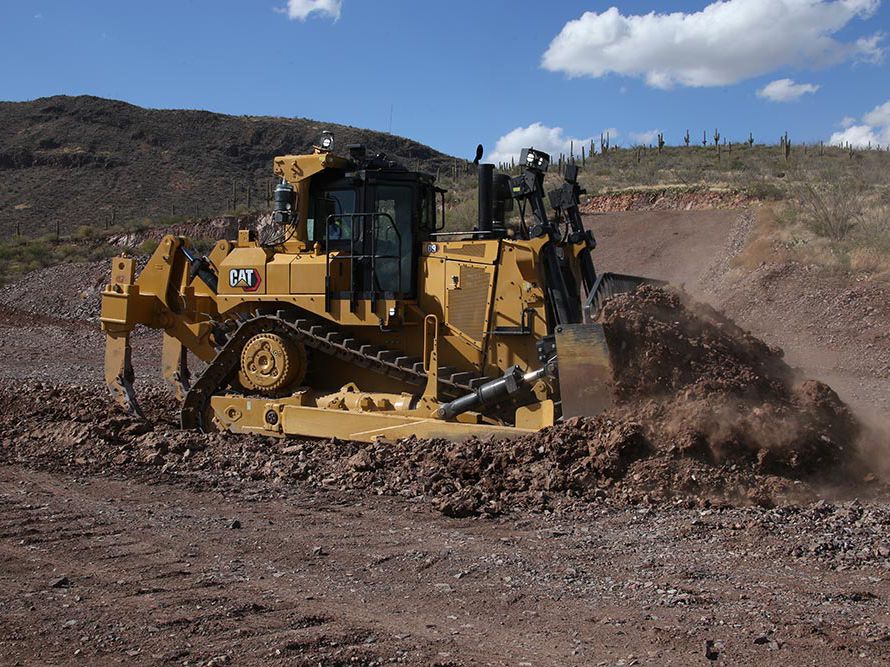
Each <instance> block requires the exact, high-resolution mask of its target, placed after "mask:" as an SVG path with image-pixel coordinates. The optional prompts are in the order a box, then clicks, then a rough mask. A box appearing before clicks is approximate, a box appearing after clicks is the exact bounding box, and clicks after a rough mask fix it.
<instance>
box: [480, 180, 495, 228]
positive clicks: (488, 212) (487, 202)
mask: <svg viewBox="0 0 890 667" xmlns="http://www.w3.org/2000/svg"><path fill="white" fill-rule="evenodd" d="M493 193H494V165H493V164H480V165H479V219H478V222H477V224H476V229H477V230H479V231H480V232H490V231H492V230H493V226H492V207H493V204H494V197H493Z"/></svg>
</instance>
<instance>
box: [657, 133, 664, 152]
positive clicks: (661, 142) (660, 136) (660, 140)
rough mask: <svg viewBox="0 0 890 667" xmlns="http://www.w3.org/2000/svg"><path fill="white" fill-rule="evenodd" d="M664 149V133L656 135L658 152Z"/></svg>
mask: <svg viewBox="0 0 890 667" xmlns="http://www.w3.org/2000/svg"><path fill="white" fill-rule="evenodd" d="M662 148H664V133H663V132H659V133H658V152H659V153H661V149H662Z"/></svg>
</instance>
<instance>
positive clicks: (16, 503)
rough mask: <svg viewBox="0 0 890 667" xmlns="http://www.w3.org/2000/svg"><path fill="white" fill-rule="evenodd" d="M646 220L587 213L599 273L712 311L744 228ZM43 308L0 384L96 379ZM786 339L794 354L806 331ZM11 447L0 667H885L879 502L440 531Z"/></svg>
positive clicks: (682, 507) (294, 489) (5, 317)
mask: <svg viewBox="0 0 890 667" xmlns="http://www.w3.org/2000/svg"><path fill="white" fill-rule="evenodd" d="M665 215H666V214H664V213H659V214H657V215H654V214H646V213H633V214H614V215H610V216H603V217H602V218H600V217H599V216H598V217H597V218H596V221H595V224H596V229H597V230H598V239H599V241H600V243H601V251H598V252H599V253H600V254H599V256H598V262H599V266H600V267H602V268H605V269H608V270H616V271H626V272H639V273H646V274H649V275H656V276H662V277H667V278H670V279H672V280H675V281H685V282H686V286H687V288H689V289H691V290H693V291H695V292H696V293H698V294H704V293H705V291H706V289H711V290H712V292H713V293H715V294H718V295H719V294H726V293H725V292H719V288H721V280H722V278H721V276H724V275H725V270H724V269H725V267H726V266H727V264H726V262H727V259H726V258H727V257H728V256H730V255H731V254H732V252H731V251H732V248H733V247H735V245H734V244H737V243H738V242H739V241H738V239H739V238H741V237H743V236H744V230H745V224H746V223H745V220H744V219H741V220H740V219H739V217H738V214H737V213H733V212H701V213H700V212H694V213H692V212H687V213H682V214H676V215H674V214H669V215H667V217H665ZM628 231H632V232H633V233H631V234H628V233H627V232H628ZM66 276H67V274H66ZM715 276H716V278H715ZM41 280H43V278H41ZM45 280H47V281H51V276H48V277H46V278H45ZM793 280H797V278H794V277H793ZM772 284H774V285H775V284H779V285H782V284H784V283H782V282H781V281H780V280H779V279H774V281H773V283H772ZM714 286H716V289H715V287H714ZM31 287H34V285H31ZM783 289H784V288H783ZM789 289H790V288H789ZM11 293H12V292H7V294H11ZM721 298H722V297H721ZM758 298H759V299H760V300H759V301H757V302H756V303H757V304H759V305H757V307H758V308H761V309H764V308H766V305H764V304H766V303H767V302H766V301H765V300H764V299H763V295H762V294H761V296H760V297H758ZM17 299H18V301H19V305H20V306H21V307H25V304H24V302H23V300H22V297H17ZM723 303H733V302H732V301H731V300H729V299H726V300H725V301H724V302H723ZM751 303H754V302H748V305H749V306H750V304H751ZM39 306H40V304H36V305H34V306H33V307H32V306H31V305H27V307H29V308H32V309H33V308H37V307H39ZM746 307H747V306H746ZM778 307H780V308H781V307H784V304H783V302H781V301H780V302H778ZM53 308H56V306H53ZM59 308H62V310H61V311H55V312H57V315H56V316H53V315H52V312H50V313H49V314H48V315H46V314H45V315H33V314H31V315H28V314H25V313H23V312H22V311H21V310H19V309H15V308H13V307H11V306H10V305H9V304H8V303H7V306H6V308H5V310H3V311H2V312H0V354H2V357H3V362H2V370H0V376H2V377H0V379H2V380H7V381H11V382H19V381H21V380H23V379H25V378H37V379H41V380H53V381H62V382H67V383H70V384H72V385H76V384H80V385H85V386H88V387H95V386H96V385H97V383H99V382H100V381H101V365H100V364H101V356H102V338H101V336H100V335H98V333H97V332H96V331H95V329H94V328H93V327H94V325H93V324H87V323H84V322H82V321H70V320H68V319H66V318H64V317H63V318H60V317H58V313H64V312H67V311H66V310H65V309H66V308H68V306H67V305H64V304H63V305H62V306H59ZM737 308H738V310H739V312H750V313H752V314H753V316H755V317H760V316H762V311H756V310H753V309H752V310H750V311H745V310H744V308H743V307H742V305H737ZM758 312H760V313H761V315H757V313H758ZM879 315H880V313H879ZM874 317H878V315H875V316H874ZM888 321H890V320H888ZM748 326H752V325H751V324H748ZM837 326H838V327H840V326H841V325H840V324H838V325H837ZM882 326H883V325H882ZM752 328H754V329H755V331H757V328H756V327H752ZM796 335H798V336H800V338H799V340H801V341H803V342H804V343H806V335H807V330H806V329H804V330H803V331H798V332H797V334H796ZM863 335H865V334H863ZM855 340H859V338H855ZM863 340H864V339H863ZM153 342H154V341H153V340H152V337H149V336H140V337H137V341H136V347H137V364H138V365H137V368H138V369H139V371H140V380H141V382H142V384H143V386H145V385H146V384H150V383H156V382H157V380H156V377H157V371H156V368H157V354H158V349H157V348H151V344H152V343H153ZM826 344H828V343H826ZM850 349H852V348H850ZM846 354H848V352H846V351H841V352H838V355H839V356H838V357H837V359H839V361H838V368H839V369H840V370H841V371H843V372H847V373H849V374H850V375H851V376H853V377H856V378H859V379H863V380H865V379H868V381H871V379H876V381H881V380H880V377H879V376H878V375H877V373H878V370H876V369H872V370H869V368H870V367H868V366H859V365H855V364H854V365H852V366H850V367H846V370H845V367H844V366H843V365H842V364H843V363H845V362H844V360H845V359H847V360H849V359H860V358H862V357H860V356H856V355H855V354H853V352H849V354H851V355H853V356H844V355H846ZM863 369H865V370H864V371H863ZM866 372H867V373H872V375H867V374H866ZM870 378H871V379H870ZM84 395H85V396H86V395H90V396H92V395H93V394H92V393H91V392H85V393H84ZM47 400H49V398H47ZM91 400H92V399H91ZM37 407H38V406H35V412H36V410H37ZM36 426H39V425H36V424H34V423H29V422H28V420H27V419H23V420H22V421H21V423H20V424H16V425H15V427H16V428H19V427H20V428H21V429H33V428H35V427H36ZM62 426H64V424H62ZM8 428H9V429H10V430H11V429H12V426H10V427H8ZM10 430H7V431H6V432H0V510H2V511H0V664H22V665H37V664H40V665H43V664H128V665H129V664H188V665H221V664H233V665H242V664H248V665H249V664H261V663H262V664H268V663H272V664H295V665H319V664H321V665H381V664H390V663H397V664H409V665H433V664H439V665H534V666H539V665H540V666H549V665H610V666H611V665H615V666H619V665H623V666H629V665H634V664H651V665H668V664H674V665H695V664H701V665H705V664H745V665H755V666H756V665H774V664H786V665H824V664H862V665H881V664H888V663H890V587H888V582H887V577H888V569H890V536H888V526H890V504H888V503H887V502H884V501H875V500H872V501H868V502H865V501H863V502H855V501H850V502H834V501H822V502H820V503H816V504H808V505H804V506H794V505H791V506H782V507H778V508H773V509H770V508H765V507H731V506H723V507H709V506H707V505H702V506H696V505H695V504H694V503H691V502H680V503H668V504H661V505H657V506H650V505H648V504H645V503H643V504H637V505H626V504H621V503H618V502H613V501H612V500H610V499H609V498H608V497H605V498H602V499H600V500H598V501H594V502H590V503H584V504H578V505H576V506H574V507H571V508H568V509H565V510H562V511H558V512H548V511H529V510H517V511H512V512H508V513H506V514H504V515H502V516H500V517H498V518H465V519H452V518H447V517H445V516H443V515H442V514H440V513H438V512H436V511H435V510H434V509H433V508H432V507H431V506H430V504H429V503H428V502H426V501H425V500H424V499H422V498H412V497H403V498H399V497H384V496H377V495H374V494H373V492H371V491H364V492H359V491H353V492H349V491H343V490H341V489H335V488H325V487H324V486H323V485H322V487H321V488H319V487H318V486H309V485H307V484H300V483H291V482H284V481H281V482H278V483H276V482H274V481H273V480H270V479H269V478H261V479H251V476H250V475H242V474H238V472H237V469H234V468H233V469H231V470H228V471H227V470H226V469H225V468H224V467H208V468H207V469H196V470H185V469H184V470H176V469H171V470H168V471H164V469H162V468H159V467H157V466H154V465H152V464H144V465H142V464H139V465H133V466H129V467H127V466H123V467H120V468H113V469H109V470H106V471H97V469H96V466H95V465H91V464H90V463H89V462H88V461H78V460H74V461H68V460H66V459H63V458H62V457H59V458H58V459H54V458H52V457H41V458H40V459H37V458H34V459H28V458H26V457H18V456H14V455H13V454H12V452H13V449H12V448H11V447H8V446H7V445H8V443H9V440H10V439H11V433H10ZM71 433H73V434H74V435H75V436H76V434H77V433H79V431H77V430H76V429H73V430H71ZM270 446H271V445H270Z"/></svg>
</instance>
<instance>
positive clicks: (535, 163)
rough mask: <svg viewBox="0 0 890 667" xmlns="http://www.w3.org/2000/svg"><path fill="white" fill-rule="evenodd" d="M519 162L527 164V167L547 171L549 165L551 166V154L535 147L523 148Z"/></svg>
mask: <svg viewBox="0 0 890 667" xmlns="http://www.w3.org/2000/svg"><path fill="white" fill-rule="evenodd" d="M519 164H523V165H525V167H526V169H534V170H535V171H547V167H549V166H550V156H549V155H548V154H547V153H545V152H544V151H536V150H535V149H534V148H523V149H522V152H521V153H520V154H519Z"/></svg>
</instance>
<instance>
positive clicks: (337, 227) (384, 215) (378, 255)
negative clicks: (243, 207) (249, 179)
mask: <svg viewBox="0 0 890 667" xmlns="http://www.w3.org/2000/svg"><path fill="white" fill-rule="evenodd" d="M354 167H355V170H339V169H328V170H325V172H323V173H322V174H319V175H317V176H315V177H314V178H313V179H312V183H311V186H310V190H309V212H308V216H307V220H306V228H307V236H308V240H309V243H310V244H314V243H316V242H318V243H319V244H321V246H322V247H323V248H325V252H326V253H337V254H336V257H337V259H338V260H341V261H342V260H346V261H349V262H350V263H351V266H350V272H351V289H350V290H349V292H346V293H340V292H334V293H333V294H330V297H331V298H335V299H336V298H341V299H342V298H349V299H352V300H355V299H376V298H387V299H413V298H415V297H416V294H417V268H416V267H417V266H418V261H419V255H420V248H421V243H422V242H423V241H426V240H428V239H429V235H430V234H431V233H432V232H434V231H436V199H435V195H436V191H437V188H436V187H435V186H434V185H433V180H434V179H433V177H432V176H431V175H429V174H423V173H418V172H409V171H408V170H407V169H405V168H404V167H402V166H401V165H398V164H396V163H394V162H392V161H389V160H387V159H386V158H385V157H383V156H377V157H375V158H372V159H371V160H362V161H355V162H354Z"/></svg>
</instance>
